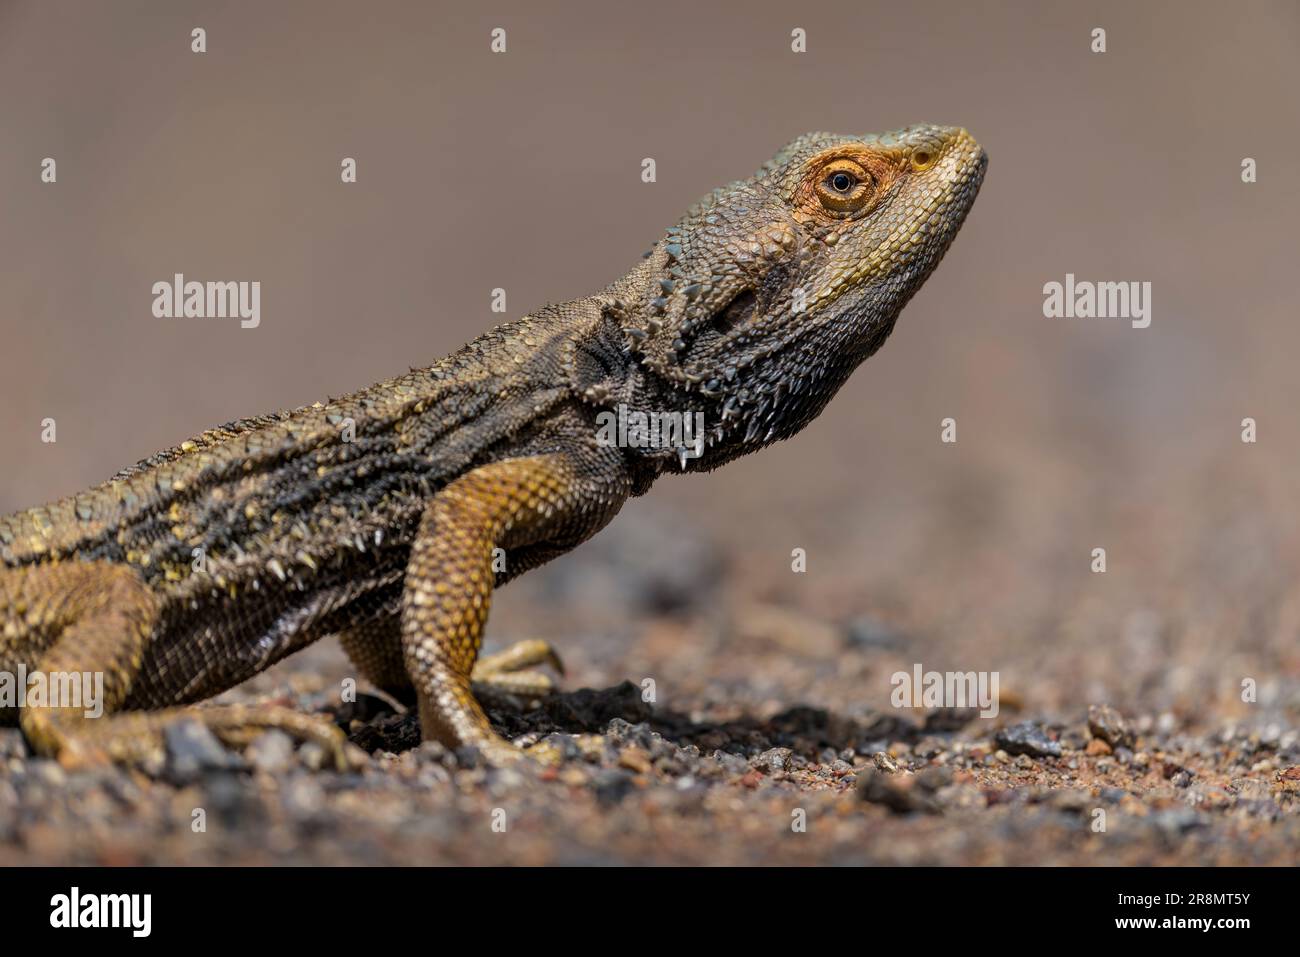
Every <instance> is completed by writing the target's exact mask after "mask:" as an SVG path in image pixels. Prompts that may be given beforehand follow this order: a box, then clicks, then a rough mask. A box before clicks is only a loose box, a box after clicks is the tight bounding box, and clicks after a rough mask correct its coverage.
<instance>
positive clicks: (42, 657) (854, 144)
mask: <svg viewBox="0 0 1300 957" xmlns="http://www.w3.org/2000/svg"><path fill="white" fill-rule="evenodd" d="M985 166H986V159H985V156H984V153H983V151H982V149H981V148H980V147H979V145H978V144H977V143H976V142H975V140H974V139H973V138H972V137H971V136H970V135H969V134H968V133H966V131H964V130H961V129H957V128H949V127H933V126H916V127H909V128H908V129H906V130H900V131H897V132H894V133H888V134H883V135H880V136H866V137H852V136H837V135H831V134H808V135H806V136H803V137H800V138H798V139H796V140H795V141H793V142H792V143H791V144H790V145H788V146H787V147H786V148H785V149H784V150H782V151H781V152H780V153H778V154H777V155H776V156H775V157H774V158H773V159H772V160H770V161H769V162H768V163H767V164H765V165H764V166H763V167H761V168H760V169H759V171H758V172H757V173H756V174H755V175H754V176H753V177H750V178H749V179H745V180H740V181H737V182H735V183H732V184H730V185H729V186H726V187H723V188H721V189H718V190H715V191H713V193H711V194H710V195H709V196H707V197H705V199H704V200H702V201H701V202H700V203H699V204H697V205H696V206H695V207H693V208H692V209H691V210H690V211H689V212H688V213H687V214H686V216H685V217H684V218H683V219H682V220H681V221H679V222H678V224H677V225H675V226H673V227H671V228H670V229H669V230H668V231H667V232H666V234H665V236H664V237H663V238H662V239H661V240H660V241H659V242H657V243H656V244H655V246H654V248H653V249H652V250H651V251H650V252H649V253H648V254H647V255H646V257H645V258H644V259H643V260H642V261H641V262H640V263H639V264H638V265H637V266H636V267H635V268H634V269H633V270H631V271H630V272H629V273H628V274H627V275H626V276H624V277H622V278H621V279H619V280H618V281H616V282H614V283H613V284H611V285H610V286H608V287H606V288H605V289H604V290H602V291H601V292H600V293H598V294H597V295H595V296H591V297H587V298H583V299H578V300H574V301H572V302H568V303H564V304H560V305H555V306H549V307H547V308H545V309H543V310H540V311H539V312H537V313H535V314H533V315H529V316H526V317H524V318H522V319H520V320H518V321H515V322H511V323H507V324H505V325H502V326H499V327H497V328H496V329H494V330H492V331H491V332H488V333H486V334H485V335H483V336H481V337H480V338H478V339H476V340H474V341H473V342H471V343H470V344H468V345H467V346H465V347H464V348H462V349H461V350H460V351H458V352H456V353H453V354H452V355H450V356H448V357H446V358H445V359H443V360H441V361H439V362H437V363H435V364H434V365H432V366H430V367H428V368H424V369H416V370H412V371H411V372H410V373H408V374H406V375H403V376H399V377H397V378H394V379H389V380H387V381H384V382H380V383H378V384H376V385H374V386H372V387H370V388H368V389H365V390H363V391H360V392H356V393H353V394H351V395H348V396H344V397H342V398H339V399H334V400H331V401H330V402H328V403H325V404H320V403H318V404H316V405H313V406H309V407H305V408H301V409H297V410H295V411H292V412H286V413H281V414H278V415H268V416H259V417H255V418H250V419H244V420H240V421H237V422H233V423H230V424H228V425H226V426H222V427H219V428H216V429H212V430H210V431H207V432H204V433H202V434H201V435H199V436H196V437H194V438H193V439H191V440H189V441H188V442H185V443H183V444H182V445H180V446H177V447H175V448H172V449H168V450H165V451H163V452H160V453H158V454H157V455H154V456H152V457H151V458H149V459H146V460H144V461H142V462H140V463H138V464H137V465H135V466H132V467H129V468H126V469H123V470H122V471H121V472H119V473H118V474H117V475H115V476H114V477H113V478H112V479H111V480H110V481H108V482H106V483H104V484H102V485H100V486H97V487H95V488H92V489H90V490H88V491H85V492H82V493H80V494H78V495H74V496H71V497H69V498H66V499H62V500H60V501H56V502H54V503H52V504H49V505H46V506H43V507H39V508H32V509H28V510H26V511H22V512H18V513H16V514H14V515H10V516H7V517H3V518H0V672H9V673H13V672H14V671H15V670H16V669H17V668H18V667H19V666H20V665H21V666H23V667H25V668H26V669H28V670H29V671H31V672H41V673H46V674H58V673H65V672H66V673H82V672H97V673H102V674H103V676H104V698H105V701H104V706H105V709H106V711H107V717H106V718H105V719H104V720H100V721H92V720H91V719H89V718H86V717H84V716H83V714H82V712H81V711H79V710H78V709H76V708H72V707H68V706H66V705H63V706H56V705H58V703H57V702H48V703H45V704H40V705H36V706H33V705H30V704H29V705H28V706H26V707H23V708H20V709H10V710H9V711H8V712H3V711H0V719H5V718H7V719H9V720H10V721H12V720H15V719H16V720H18V722H19V723H20V724H21V726H22V727H23V730H24V732H25V734H26V735H27V737H28V739H29V740H30V741H31V742H32V744H33V745H34V746H35V747H36V748H37V749H38V750H40V751H42V752H45V753H49V754H56V755H59V756H60V757H61V758H64V759H66V760H68V761H70V762H75V761H76V760H78V759H82V758H99V757H103V756H108V757H111V758H115V759H119V760H134V759H140V758H143V757H146V756H149V755H155V754H156V753H157V752H158V749H159V747H160V741H161V729H163V728H164V727H165V725H166V722H168V721H170V720H173V719H174V718H175V717H176V716H177V715H179V714H187V715H194V716H196V717H198V718H199V719H200V720H202V721H204V722H205V723H206V724H207V725H208V726H209V727H211V728H212V729H213V730H214V731H216V732H217V733H218V734H219V735H221V736H222V737H223V738H225V739H227V740H229V741H233V742H239V741H244V740H247V739H248V737H249V736H250V735H251V734H252V733H255V732H256V730H258V729H260V728H266V727H280V728H284V729H286V730H289V731H291V732H293V733H295V734H297V735H298V736H300V737H304V738H312V739H318V740H321V741H323V742H325V743H327V744H329V745H330V746H331V747H333V748H334V749H335V753H336V754H341V751H339V750H338V749H339V742H340V737H339V735H338V733H337V730H336V729H334V728H332V727H329V726H323V725H320V724H318V723H316V722H314V720H313V719H310V718H308V717H306V716H303V715H299V714H296V713H294V712H291V711H287V710H285V709H276V708H252V707H249V706H224V707H205V708H197V709H194V708H188V707H186V706H188V705H191V704H193V703H195V702H198V701H201V700H202V699H204V698H208V697H212V696H213V695H216V694H219V693H221V692H222V691H225V690H227V689H229V688H231V687H233V686H235V685H237V684H239V683H240V682H242V681H244V680H246V679H248V678H249V677H251V676H253V675H255V674H257V673H258V672H260V671H262V670H264V669H265V668H267V667H269V666H270V665H271V664H273V663H274V662H276V661H278V660H280V659H281V658H283V657H285V656H286V655H288V654H290V653H292V652H294V651H296V650H298V649H300V648H302V647H304V646H305V645H307V644H309V643H310V642H313V641H315V640H318V639H319V638H321V637H325V636H328V635H338V636H340V638H341V639H342V641H343V644H344V646H345V648H346V649H347V651H348V653H349V655H350V656H351V657H352V659H353V660H354V662H355V663H356V664H357V666H358V668H359V669H360V671H361V672H362V674H364V675H365V676H366V677H367V678H368V679H369V680H371V681H372V682H374V683H375V684H376V685H377V686H379V687H381V688H383V689H385V690H386V691H388V692H390V693H392V694H394V695H396V696H398V697H399V698H400V699H401V700H403V701H408V702H411V703H414V704H416V705H417V706H418V708H419V711H420V717H421V725H422V728H423V730H424V732H425V734H426V735H427V736H433V737H437V738H439V739H441V740H442V741H444V742H445V743H447V744H449V745H452V746H459V745H472V746H475V747H477V748H479V749H480V751H481V752H483V754H484V756H485V757H486V758H487V760H489V761H490V762H492V763H505V762H508V761H510V760H513V759H514V758H515V757H516V756H518V755H519V754H521V753H522V752H520V751H518V750H517V749H515V748H514V747H513V746H512V745H510V744H509V743H507V742H505V741H504V740H503V739H501V738H500V737H498V736H497V735H496V733H495V732H493V731H492V730H491V728H490V725H489V723H488V721H487V718H486V717H485V715H484V713H483V711H482V709H481V707H480V706H479V705H478V703H477V702H476V700H475V698H474V695H473V693H472V690H471V677H473V678H474V679H475V680H478V679H480V678H481V679H482V680H485V681H489V682H492V683H496V684H500V685H501V686H502V687H505V688H510V687H512V686H514V687H519V688H528V687H534V686H535V685H534V682H535V681H536V680H537V679H536V678H535V677H534V676H532V675H531V674H530V673H527V672H521V671H520V669H521V668H524V667H527V666H529V665H532V664H537V663H540V662H542V661H547V660H549V661H552V662H554V663H557V664H558V659H556V658H555V657H554V654H553V653H552V652H551V651H550V650H549V647H547V646H545V645H543V644H541V643H540V642H533V643H528V644H527V645H526V646H521V649H519V650H517V651H515V652H507V653H506V654H505V655H502V656H496V659H495V660H491V661H485V662H479V661H477V657H478V649H479V645H480V642H481V637H482V630H483V626H484V623H485V621H486V618H487V611H488V606H489V604H490V598H491V593H492V589H493V588H494V587H497V586H500V585H501V584H503V583H504V582H506V581H508V580H509V579H510V578H513V577H514V576H516V575H518V574H521V573H522V572H524V571H527V570H528V569H530V568H534V567H536V566H538V565H540V564H542V563H544V562H546V561H548V560H550V559H551V558H554V557H556V556H558V555H560V554H563V553H564V552H566V551H568V550H569V549H571V548H573V547H574V546H576V545H577V544H579V543H580V542H582V541H583V540H585V539H586V538H588V537H590V536H591V535H593V534H595V532H597V531H598V530H599V529H600V528H602V527H603V526H604V525H605V524H606V523H607V522H608V521H609V520H610V519H612V518H613V516H614V515H615V514H616V513H617V511H618V510H619V508H620V507H621V506H622V504H623V503H624V502H625V501H626V500H627V498H628V497H630V496H633V495H640V494H643V493H644V492H646V491H647V490H648V489H649V487H650V486H651V484H652V483H653V482H654V481H655V479H656V478H657V477H658V476H659V475H661V474H662V473H664V472H665V471H677V470H685V471H698V470H707V469H712V468H716V467H717V466H719V465H721V464H723V463H725V462H727V461H729V460H731V459H733V458H735V457H737V456H739V455H743V454H746V453H748V452H750V451H754V450H756V449H758V448H761V447H762V446H764V445H766V444H769V443H771V442H774V441H777V440H779V439H783V438H787V437H789V436H790V435H793V434H794V433H796V432H797V431H799V430H800V429H801V428H802V427H803V426H804V425H806V424H807V423H808V422H809V421H811V420H812V419H813V418H814V417H815V416H816V415H817V414H818V413H819V412H820V411H821V409H822V408H823V407H824V406H825V404H826V403H827V402H828V401H829V400H830V398H831V396H832V395H834V393H835V391H836V390H837V389H838V388H839V386H840V385H842V384H843V382H844V381H845V380H846V379H847V377H848V376H849V374H850V373H851V372H852V371H853V369H854V368H856V367H857V366H858V364H860V363H861V362H862V361H863V360H864V359H865V358H867V357H868V356H870V355H871V354H872V353H873V352H874V351H875V350H876V349H877V348H879V347H880V345H881V344H882V343H883V341H884V339H885V338H886V337H887V336H888V334H889V332H890V331H891V330H892V328H893V324H894V321H895V319H896V318H897V316H898V313H899V311H900V310H901V309H902V307H903V306H904V305H905V304H906V302H907V301H908V299H910V297H911V296H912V295H913V293H915V291H916V290H917V289H918V288H919V287H920V285H921V284H922V283H923V282H924V281H925V279H926V278H927V277H928V276H929V274H930V272H931V271H932V270H933V269H934V267H935V266H936V265H937V263H938V261H939V259H940V258H941V257H942V255H943V253H944V252H945V251H946V250H947V248H948V245H949V244H950V243H951V242H952V239H953V237H954V236H955V235H956V232H957V230H958V228H959V227H960V225H961V223H962V221H963V220H964V218H965V216H966V214H967V212H968V211H969V209H970V207H971V204H972V203H973V202H974V199H975V195H976V193H977V192H978V189H979V186H980V183H981V181H982V179H983V174H984V169H985ZM614 409H623V410H631V411H633V412H643V413H650V414H654V413H659V412H664V411H668V412H677V413H683V414H694V413H697V412H699V413H703V421H704V422H705V423H706V427H705V432H704V435H703V443H702V446H701V447H700V448H699V452H700V454H699V455H698V456H692V455H690V454H689V450H687V449H686V448H685V447H684V446H681V445H673V444H671V443H669V444H664V443H660V444H658V445H655V446H652V447H637V448H620V447H611V446H610V445H608V444H607V443H603V442H601V441H600V440H599V438H598V434H599V431H600V430H599V426H598V422H599V419H598V417H599V416H600V415H601V413H607V412H609V411H611V410H614ZM498 549H501V550H504V563H503V564H502V562H501V560H500V559H501V558H502V552H500V551H497V550H498Z"/></svg>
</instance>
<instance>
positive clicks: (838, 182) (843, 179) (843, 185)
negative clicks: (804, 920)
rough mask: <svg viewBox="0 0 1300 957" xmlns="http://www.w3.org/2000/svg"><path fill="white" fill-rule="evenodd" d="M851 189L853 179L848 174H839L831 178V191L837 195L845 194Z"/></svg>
mask: <svg viewBox="0 0 1300 957" xmlns="http://www.w3.org/2000/svg"><path fill="white" fill-rule="evenodd" d="M852 188H853V177H852V176H850V175H849V174H848V173H844V172H840V173H836V174H835V175H833V176H832V177H831V189H833V190H835V191H836V192H837V193H847V192H848V191H849V190H851V189H852Z"/></svg>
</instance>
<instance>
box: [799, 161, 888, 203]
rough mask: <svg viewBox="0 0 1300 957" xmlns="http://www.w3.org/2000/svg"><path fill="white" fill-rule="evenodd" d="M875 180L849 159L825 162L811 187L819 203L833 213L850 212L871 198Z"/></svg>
mask: <svg viewBox="0 0 1300 957" xmlns="http://www.w3.org/2000/svg"><path fill="white" fill-rule="evenodd" d="M874 187H875V181H874V180H873V179H872V178H871V174H870V173H869V172H867V171H866V170H865V169H863V168H862V167H861V166H860V165H859V164H857V163H855V162H853V160H850V159H838V160H833V161H832V162H830V163H827V164H826V165H825V166H824V167H822V170H821V172H820V173H819V174H818V178H817V182H816V184H815V186H814V187H813V188H814V190H815V191H816V193H817V198H818V199H819V200H820V201H821V204H822V205H823V206H825V207H826V208H827V209H828V210H830V211H831V212H834V213H851V212H853V211H855V210H858V209H861V208H862V207H863V206H865V205H866V204H867V203H868V202H869V201H870V199H871V195H872V193H873V192H874Z"/></svg>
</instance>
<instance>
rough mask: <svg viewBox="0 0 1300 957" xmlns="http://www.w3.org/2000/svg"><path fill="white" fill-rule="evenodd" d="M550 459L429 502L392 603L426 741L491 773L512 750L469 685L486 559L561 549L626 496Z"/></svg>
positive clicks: (483, 612)
mask: <svg viewBox="0 0 1300 957" xmlns="http://www.w3.org/2000/svg"><path fill="white" fill-rule="evenodd" d="M609 474H610V473H609V472H604V473H602V472H601V471H600V470H599V469H593V468H591V466H590V464H586V463H582V464H580V462H579V461H578V460H575V459H574V458H571V457H570V456H567V455H564V454H560V453H555V454H549V455H540V456H534V457H530V458H521V459H509V460H505V461H502V462H496V463H493V464H491V465H486V466H483V467H481V468H478V469H475V470H474V471H472V472H469V473H467V474H465V475H463V476H461V477H460V478H459V479H457V480H456V481H454V482H452V483H451V484H450V485H448V486H447V487H446V488H444V489H443V490H442V491H440V492H439V493H438V494H437V495H435V496H434V498H433V500H432V501H431V502H430V504H429V506H428V508H427V509H426V511H425V514H424V517H423V519H422V520H421V523H420V529H419V532H418V533H417V535H416V539H415V542H414V543H413V545H412V547H411V557H410V562H409V564H408V566H407V571H406V587H405V591H404V593H403V599H402V624H401V627H402V654H403V658H404V660H405V662H406V670H407V673H408V674H409V675H410V678H411V682H412V684H414V686H415V689H416V693H417V697H418V702H419V711H420V726H421V729H422V731H423V734H424V737H425V739H426V740H438V741H441V742H443V743H444V744H446V745H448V746H450V747H460V746H462V745H471V746H473V747H475V748H477V749H478V750H479V752H480V754H481V755H482V756H483V757H484V759H485V760H487V762H488V763H490V764H493V765H503V764H508V763H510V762H512V761H515V760H518V759H519V758H520V757H521V756H522V754H523V752H521V751H519V750H518V749H516V748H515V747H513V746H512V745H511V744H510V743H508V742H507V741H506V740H505V739H503V738H502V737H500V736H499V735H498V734H497V733H496V732H494V731H493V730H492V728H491V725H490V723H489V722H488V718H487V715H486V714H485V713H484V712H483V708H482V707H481V706H480V705H479V703H478V701H476V700H475V698H474V695H473V692H472V689H471V676H472V675H473V672H474V663H475V661H476V659H477V658H478V652H479V648H480V646H481V645H482V641H483V627H484V625H485V624H486V622H487V616H488V607H489V605H490V603H491V598H492V589H493V586H494V584H495V581H496V574H495V571H494V569H493V557H494V550H495V549H497V548H503V549H506V550H507V553H509V552H510V551H511V550H515V549H521V550H527V549H530V548H534V549H541V550H542V551H543V552H552V551H554V552H559V551H564V550H567V549H568V548H571V547H573V546H574V545H576V544H578V543H579V542H581V541H582V540H583V539H585V538H587V537H588V536H589V535H591V534H593V533H595V532H596V531H597V530H598V529H599V528H601V527H602V526H603V525H604V524H605V522H607V521H608V520H609V519H610V518H611V517H613V515H614V513H615V512H616V511H618V509H619V507H620V506H621V505H622V504H623V501H624V500H625V499H626V498H627V494H628V489H627V484H626V480H625V479H624V478H623V477H622V472H621V470H619V471H616V472H615V473H614V474H616V475H617V476H618V477H617V478H615V479H611V478H610V477H609Z"/></svg>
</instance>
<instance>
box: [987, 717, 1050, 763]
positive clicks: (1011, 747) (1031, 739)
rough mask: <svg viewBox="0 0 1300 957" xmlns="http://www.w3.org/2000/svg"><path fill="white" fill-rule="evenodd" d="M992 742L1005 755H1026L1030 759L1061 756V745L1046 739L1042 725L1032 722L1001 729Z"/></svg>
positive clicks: (1023, 722) (1048, 738)
mask: <svg viewBox="0 0 1300 957" xmlns="http://www.w3.org/2000/svg"><path fill="white" fill-rule="evenodd" d="M993 740H994V743H996V744H997V746H998V747H999V748H1001V749H1002V750H1003V751H1005V752H1007V754H1027V755H1029V756H1030V757H1031V758H1056V757H1060V756H1061V745H1060V744H1059V743H1057V742H1056V741H1053V740H1052V739H1051V738H1050V737H1048V735H1047V731H1046V730H1044V728H1043V726H1042V725H1040V724H1036V723H1035V722H1033V721H1022V722H1020V723H1019V724H1013V725H1011V727H1009V728H1002V729H1001V730H999V731H998V733H997V734H996V735H994V738H993Z"/></svg>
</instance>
